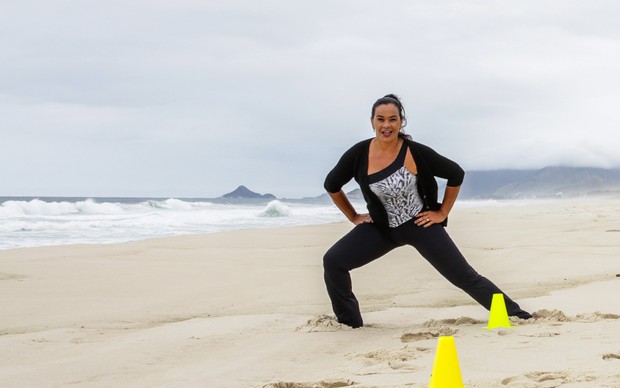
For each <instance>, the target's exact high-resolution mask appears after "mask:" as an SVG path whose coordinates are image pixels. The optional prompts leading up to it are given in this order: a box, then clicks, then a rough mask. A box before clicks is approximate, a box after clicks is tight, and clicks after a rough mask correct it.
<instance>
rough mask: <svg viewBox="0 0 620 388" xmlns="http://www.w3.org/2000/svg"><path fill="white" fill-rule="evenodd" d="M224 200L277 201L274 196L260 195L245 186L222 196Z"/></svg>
mask: <svg viewBox="0 0 620 388" xmlns="http://www.w3.org/2000/svg"><path fill="white" fill-rule="evenodd" d="M222 198H251V199H276V196H275V195H273V194H259V193H255V192H253V191H252V190H250V189H248V188H247V187H245V186H239V187H237V188H236V189H235V190H234V191H231V192H230V193H226V194H224V195H222Z"/></svg>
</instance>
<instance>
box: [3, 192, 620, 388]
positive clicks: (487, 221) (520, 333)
mask: <svg viewBox="0 0 620 388" xmlns="http://www.w3.org/2000/svg"><path fill="white" fill-rule="evenodd" d="M351 227H352V225H351V224H349V223H347V222H340V223H334V224H327V225H314V226H304V227H290V228H281V229H254V230H243V231H235V232H224V233H216V234H206V235H195V236H183V237H172V238H160V239H152V240H146V241H140V242H132V243H124V244H116V245H73V246H57V247H44V248H28V249H14V250H4V251H0V295H1V297H0V386H1V387H65V386H77V387H79V386H88V387H112V386H114V387H277V388H285V387H291V388H293V387H294V388H303V387H345V386H351V387H426V386H428V383H429V378H430V375H431V372H432V368H433V362H434V356H435V350H436V346H437V340H438V337H439V336H441V335H450V336H453V337H454V339H455V343H456V347H457V351H458V357H459V364H460V368H461V372H462V378H463V381H464V384H465V386H466V387H481V388H482V387H484V388H488V387H520V388H521V387H562V388H568V387H575V388H576V387H580V388H581V387H620V298H619V295H620V260H619V259H620V199H617V198H616V199H613V198H606V199H601V198H582V199H571V200H557V201H544V202H542V201H541V202H538V203H535V204H530V205H518V206H504V207H484V208H456V209H454V211H453V213H452V214H451V217H450V222H449V227H448V229H447V230H448V232H449V233H450V235H451V236H452V237H453V239H454V240H455V241H456V243H457V245H458V246H459V247H460V248H461V250H462V251H463V253H464V254H465V256H466V257H467V259H468V260H469V262H470V263H471V264H472V265H473V266H474V268H476V269H477V270H478V272H480V273H481V274H483V275H485V276H487V277H488V278H490V279H491V280H493V281H494V282H495V283H496V284H497V285H498V286H499V287H500V288H502V289H503V290H504V291H505V292H506V293H508V294H509V295H510V296H511V297H512V298H513V299H515V300H516V301H518V302H519V304H520V305H521V306H522V307H523V308H524V309H526V310H528V311H530V312H532V313H534V312H535V313H536V316H537V318H536V319H534V320H530V321H519V320H513V326H514V327H513V328H511V329H503V328H502V329H493V330H487V329H486V326H487V321H488V318H489V313H488V311H486V310H485V309H483V308H482V307H480V306H479V305H477V304H476V303H475V302H474V301H473V300H471V299H470V298H469V297H468V296H467V295H466V294H465V293H463V292H462V291H461V290H459V289H457V288H455V287H453V286H452V285H450V284H449V283H448V282H447V281H446V280H445V279H444V278H442V277H441V276H440V275H439V274H437V273H436V272H435V271H434V270H433V268H432V267H431V266H430V265H429V264H428V263H427V262H426V261H425V260H424V259H422V258H421V257H420V256H419V255H418V254H417V252H415V251H414V250H413V249H412V248H410V247H404V248H399V249H397V250H395V251H393V252H391V253H389V254H388V255H386V256H385V257H383V258H382V259H380V260H377V261H375V262H373V263H371V264H369V265H367V266H365V267H363V268H360V269H357V270H355V271H353V272H352V276H353V282H354V290H355V292H356V295H357V296H358V298H359V300H360V304H361V306H362V312H363V315H364V319H365V323H366V326H365V327H363V328H361V329H355V330H354V329H350V328H347V327H342V326H341V325H339V324H337V322H335V320H334V319H333V316H332V312H331V306H330V304H329V299H328V297H327V294H326V291H325V287H324V284H323V278H322V256H323V254H324V252H325V251H326V250H327V249H328V248H329V247H330V246H331V245H332V244H333V243H334V242H335V241H336V240H337V239H339V238H340V237H341V236H342V235H344V234H345V233H346V232H347V231H348V230H350V228H351Z"/></svg>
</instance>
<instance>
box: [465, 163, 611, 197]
mask: <svg viewBox="0 0 620 388" xmlns="http://www.w3.org/2000/svg"><path fill="white" fill-rule="evenodd" d="M610 192H617V193H620V169H603V168H592V167H545V168H543V169H540V170H493V171H467V173H466V174H465V182H463V186H462V187H461V192H460V194H459V197H461V198H539V197H575V196H583V195H592V194H604V193H610Z"/></svg>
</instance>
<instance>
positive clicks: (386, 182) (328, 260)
mask: <svg viewBox="0 0 620 388" xmlns="http://www.w3.org/2000/svg"><path fill="white" fill-rule="evenodd" d="M405 122H406V120H405V116H404V109H403V106H402V104H401V102H400V99H399V98H398V97H397V96H395V95H393V94H388V95H386V96H384V97H382V98H380V99H378V100H377V101H376V102H375V103H374V104H373V106H372V117H371V124H372V127H373V129H374V131H375V137H374V138H372V139H368V140H364V141H362V142H359V143H357V144H356V145H354V146H353V147H352V148H350V149H349V150H348V151H347V152H345V154H344V155H343V156H342V158H341V159H340V160H339V161H338V164H336V166H335V167H334V168H333V169H332V170H331V171H330V172H329V174H328V175H327V178H326V179H325V189H326V190H327V192H328V194H329V195H330V197H331V198H332V199H333V201H334V203H335V204H336V206H337V207H338V208H339V209H340V210H341V211H342V212H343V213H344V215H345V216H346V217H347V218H348V219H349V220H350V221H351V222H352V223H353V224H355V225H356V226H355V227H354V228H353V230H351V231H350V232H349V233H348V234H347V235H345V236H344V237H343V238H342V239H340V240H339V241H338V242H337V243H336V244H335V245H334V246H333V247H331V248H330V249H329V250H328V251H327V253H326V254H325V256H324V257H323V267H324V270H325V272H324V277H325V284H326V286H327V292H328V294H329V297H330V299H331V302H332V307H333V310H334V313H335V314H336V317H337V319H338V322H340V323H343V324H346V325H348V326H351V327H354V328H355V327H361V326H363V320H362V315H361V313H360V308H359V304H358V301H357V299H356V297H355V295H354V294H353V290H352V285H351V276H350V274H349V271H351V270H352V269H355V268H359V267H361V266H363V265H365V264H368V263H370V262H371V261H373V260H375V259H378V258H379V257H381V256H383V255H385V254H386V253H388V252H389V251H391V250H393V249H394V248H397V247H400V246H403V245H410V246H412V247H414V248H415V249H416V250H417V251H418V252H419V253H420V254H421V255H422V256H423V257H424V258H425V259H426V260H427V261H428V262H429V263H430V264H431V265H432V266H433V267H434V268H435V269H437V271H438V272H439V273H441V274H442V275H443V276H444V277H445V278H446V279H448V280H449V281H450V282H451V283H452V284H454V285H455V286H457V287H459V288H461V289H462V290H463V291H465V292H466V293H468V294H469V295H470V296H471V297H472V298H473V299H475V300H476V301H477V302H478V303H480V304H481V305H483V306H484V307H485V308H487V309H490V307H491V301H492V298H493V295H494V294H499V293H502V291H501V290H500V289H499V288H498V287H497V286H496V285H495V284H493V283H492V282H491V281H490V280H488V279H487V278H485V277H483V276H481V275H480V274H478V273H477V272H476V271H475V270H474V269H473V268H472V267H471V266H470V265H469V264H468V263H467V261H466V260H465V257H463V255H462V254H461V252H460V251H459V250H458V248H457V247H456V245H455V244H454V242H453V241H452V239H451V238H450V236H449V235H448V233H447V232H446V231H445V229H444V227H445V226H446V225H447V218H448V214H449V213H450V210H452V207H453V206H454V203H455V201H456V198H457V196H458V193H459V190H460V186H461V183H462V182H463V176H464V171H463V169H462V168H461V167H460V166H459V165H458V164H456V163H455V162H453V161H452V160H450V159H448V158H446V157H444V156H441V155H439V154H438V153H437V152H435V151H434V150H432V149H431V148H429V147H427V146H425V145H422V144H420V143H417V142H414V141H413V140H412V138H411V137H410V136H408V135H405V134H404V133H403V132H402V129H403V126H404V123H405ZM435 177H440V178H444V179H446V180H447V185H446V189H445V191H444V197H443V201H442V203H439V202H438V201H437V199H438V198H437V196H438V188H437V181H436V180H435ZM352 178H355V180H356V181H357V183H359V185H360V188H361V191H362V193H363V195H364V199H365V201H366V204H367V208H368V211H369V213H368V214H359V213H357V211H356V210H355V208H354V207H353V206H352V205H351V203H350V202H349V199H348V198H347V196H346V194H345V193H344V192H343V191H342V186H344V185H345V184H346V183H347V182H349V181H350V180H351V179H352ZM505 300H506V306H507V310H508V314H509V315H512V316H517V317H519V318H523V319H528V318H531V315H530V314H529V313H528V312H526V311H524V310H522V309H521V308H520V307H519V305H518V304H517V303H515V302H514V301H513V300H511V299H510V298H508V297H507V296H505Z"/></svg>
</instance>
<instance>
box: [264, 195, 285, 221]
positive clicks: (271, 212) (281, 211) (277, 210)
mask: <svg viewBox="0 0 620 388" xmlns="http://www.w3.org/2000/svg"><path fill="white" fill-rule="evenodd" d="M290 214H291V209H290V208H289V207H288V206H286V205H285V204H283V203H282V202H280V201H278V200H277V199H276V200H273V201H271V202H269V204H267V207H265V209H264V210H263V211H262V212H261V213H260V215H261V216H262V217H288V216H289V215H290Z"/></svg>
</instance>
